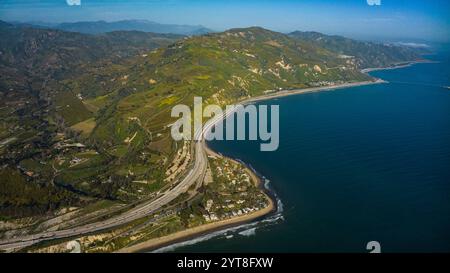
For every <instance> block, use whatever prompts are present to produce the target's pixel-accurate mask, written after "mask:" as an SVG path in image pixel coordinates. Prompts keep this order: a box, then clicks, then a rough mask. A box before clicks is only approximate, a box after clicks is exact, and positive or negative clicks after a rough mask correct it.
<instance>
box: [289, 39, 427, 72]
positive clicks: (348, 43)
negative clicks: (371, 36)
mask: <svg viewBox="0 0 450 273" xmlns="http://www.w3.org/2000/svg"><path fill="white" fill-rule="evenodd" d="M289 36H291V37H293V38H295V39H298V40H302V41H308V42H310V43H312V44H314V45H315V46H318V47H322V48H326V49H328V50H332V51H333V52H336V53H338V54H342V55H345V56H349V57H350V56H352V57H355V58H356V64H357V66H358V67H359V68H361V69H364V68H377V67H387V66H390V65H393V64H396V63H401V62H405V61H413V60H418V59H421V57H420V55H419V51H416V50H414V49H412V48H408V47H404V46H395V45H391V44H381V43H373V42H363V41H356V40H353V39H349V38H345V37H342V36H337V35H333V36H329V35H325V34H322V33H318V32H302V31H295V32H292V33H290V34H289Z"/></svg>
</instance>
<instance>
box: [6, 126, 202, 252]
mask: <svg viewBox="0 0 450 273" xmlns="http://www.w3.org/2000/svg"><path fill="white" fill-rule="evenodd" d="M206 128H207V127H205V129H206ZM203 131H204V130H202V131H199V132H197V134H203ZM204 145H205V143H204V142H203V141H196V142H195V148H194V151H195V162H194V166H193V168H192V169H191V171H190V172H189V173H188V175H187V176H186V177H185V178H184V179H183V180H182V181H181V182H180V183H178V184H177V185H176V186H175V187H174V188H172V189H169V190H167V191H166V192H164V193H162V194H161V195H160V196H159V197H158V198H157V199H156V200H152V201H149V202H147V203H144V204H141V205H139V206H137V207H135V208H132V209H130V210H128V211H126V212H124V213H122V214H120V215H117V216H114V217H112V218H109V219H107V220H104V221H101V222H96V223H91V224H86V225H83V226H79V227H75V228H72V229H64V230H58V231H52V232H43V233H40V234H34V235H28V236H22V237H18V238H12V239H8V240H1V241H0V249H1V250H3V251H14V250H16V249H20V248H24V247H26V246H30V245H33V244H35V243H38V242H41V241H45V240H54V239H61V238H67V237H76V236H81V235H83V234H88V233H93V232H98V231H101V230H105V229H109V228H114V227H117V226H120V225H123V224H126V223H129V222H132V221H134V220H137V219H139V218H142V217H145V216H148V215H149V214H151V213H153V212H155V211H157V210H158V209H160V208H161V207H162V206H164V205H166V204H168V203H170V202H171V201H172V200H174V199H175V198H177V197H178V196H179V195H180V194H182V193H184V192H186V191H187V190H188V189H189V187H190V186H191V185H193V184H194V183H195V182H196V181H197V180H198V179H203V178H204V174H205V173H206V168H207V165H208V161H207V157H206V153H205V149H204Z"/></svg>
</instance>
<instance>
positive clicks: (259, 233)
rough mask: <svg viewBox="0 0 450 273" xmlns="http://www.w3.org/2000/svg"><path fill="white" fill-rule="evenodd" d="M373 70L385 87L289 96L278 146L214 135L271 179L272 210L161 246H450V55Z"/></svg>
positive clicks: (220, 146)
mask: <svg viewBox="0 0 450 273" xmlns="http://www.w3.org/2000/svg"><path fill="white" fill-rule="evenodd" d="M427 58H428V59H432V60H436V61H439V63H421V64H416V65H413V66H411V67H407V68H402V69H396V70H382V71H374V72H371V75H373V76H375V77H378V78H382V79H384V80H387V81H389V83H388V84H379V85H370V86H360V87H354V88H347V89H340V90H335V91H324V92H317V93H310V94H301V95H293V96H289V97H283V98H278V99H273V100H269V101H264V102H259V103H258V104H278V105H280V146H279V149H278V150H277V151H275V152H260V150H259V142H258V141H213V142H210V143H209V145H210V147H211V148H212V149H213V150H215V151H217V152H220V153H222V154H224V155H226V156H229V157H232V158H236V159H240V160H242V161H243V162H245V163H247V164H248V165H250V166H251V167H252V168H254V169H255V170H256V171H257V172H258V173H259V174H260V175H261V176H263V177H265V178H266V179H267V181H270V182H269V184H270V187H271V188H272V189H273V191H274V192H275V193H276V194H277V197H278V198H279V201H280V202H281V203H280V204H282V206H280V207H279V209H280V211H279V212H278V213H277V214H276V215H272V216H271V217H269V218H268V219H266V220H264V221H260V222H258V223H252V224H249V225H245V226H242V227H239V228H234V229H231V230H228V231H225V232H216V233H214V234H209V235H208V236H205V237H201V238H197V239H196V240H193V241H190V242H187V243H186V242H185V243H182V244H178V245H176V246H172V247H168V248H165V249H164V251H175V252H239V253H240V252H368V250H367V249H366V245H367V243H368V242H369V241H377V242H379V244H380V246H381V251H382V252H448V251H450V89H448V88H446V87H447V86H450V59H449V54H437V55H432V56H427Z"/></svg>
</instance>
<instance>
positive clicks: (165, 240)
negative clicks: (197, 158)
mask: <svg viewBox="0 0 450 273" xmlns="http://www.w3.org/2000/svg"><path fill="white" fill-rule="evenodd" d="M409 65H411V64H409ZM380 69H382V68H380ZM384 69H391V68H384ZM374 70H375V69H374ZM374 70H370V71H374ZM376 70H378V69H376ZM370 71H369V70H364V71H362V72H364V73H367V72H370ZM383 83H387V81H384V80H382V79H374V80H371V81H363V82H351V83H344V84H339V85H333V86H320V87H311V88H303V89H293V90H282V91H278V92H274V93H271V94H266V95H262V96H259V97H254V98H249V99H245V100H242V101H240V102H239V103H241V104H249V103H253V102H257V101H263V100H269V99H274V98H279V97H285V96H291V95H297V94H307V93H313V92H322V91H331V90H338V89H344V88H350V87H357V86H365V85H373V84H383ZM228 114H231V113H227V114H225V115H228ZM224 117H225V116H224ZM224 117H222V118H217V119H215V120H213V122H212V124H214V123H217V122H219V121H222V119H223V118H224ZM210 126H211V124H210ZM203 146H204V149H205V151H206V153H207V154H208V155H211V156H215V157H223V156H222V155H220V154H218V153H216V152H214V151H213V150H211V149H210V148H209V147H208V145H207V144H206V142H205V141H203ZM230 160H233V159H231V158H230ZM233 161H235V160H233ZM235 162H236V161H235ZM238 163H239V164H242V163H240V162H238ZM246 170H247V172H248V173H249V174H250V176H251V177H252V178H253V180H254V181H255V183H257V184H258V186H259V187H260V188H261V190H263V191H264V193H265V195H266V197H267V199H268V201H269V205H268V206H267V207H265V208H264V209H261V210H258V211H256V212H253V213H250V214H246V215H242V216H238V217H234V218H230V219H226V220H222V221H217V222H213V223H208V224H205V225H201V226H197V227H193V228H189V229H186V230H182V231H179V232H176V233H173V234H169V235H167V236H164V237H160V238H154V239H150V240H148V241H145V242H142V243H138V244H136V245H132V246H129V247H126V248H123V249H121V250H119V251H117V252H119V253H132V252H143V251H152V250H156V249H158V248H162V247H165V246H169V245H172V244H175V243H178V242H183V241H187V240H189V239H193V238H195V237H198V236H201V235H204V234H207V233H210V232H214V231H218V230H223V229H226V228H229V227H234V226H239V225H242V224H245V223H249V222H252V221H254V220H256V219H260V218H262V217H264V216H266V215H267V214H270V213H271V212H273V211H275V210H276V205H275V204H276V202H275V201H274V200H273V199H272V198H271V197H270V196H269V194H268V193H267V192H266V191H265V190H264V188H263V186H262V181H261V180H260V178H259V177H258V176H257V175H256V174H255V173H254V172H253V171H252V170H250V169H249V168H247V167H246Z"/></svg>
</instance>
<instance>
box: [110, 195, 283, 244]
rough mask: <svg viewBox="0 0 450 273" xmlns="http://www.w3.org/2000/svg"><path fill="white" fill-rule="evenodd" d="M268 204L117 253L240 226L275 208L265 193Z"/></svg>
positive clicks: (170, 242)
mask: <svg viewBox="0 0 450 273" xmlns="http://www.w3.org/2000/svg"><path fill="white" fill-rule="evenodd" d="M266 197H267V200H268V201H269V205H268V206H267V207H265V208H264V209H261V210H258V211H255V212H253V213H250V214H246V215H243V216H238V217H233V218H229V219H226V220H222V221H218V222H213V223H208V224H204V225H200V226H196V227H192V228H188V229H185V230H182V231H178V232H175V233H172V234H169V235H166V236H164V237H159V238H154V239H150V240H148V241H145V242H142V243H139V244H136V245H132V246H129V247H126V248H123V249H120V250H118V251H117V252H118V253H135V252H149V251H153V250H157V249H159V248H162V247H165V246H170V245H172V244H175V243H179V242H184V241H188V240H190V239H194V238H196V237H198V236H202V235H206V234H209V233H211V232H214V231H220V230H224V229H227V228H231V227H236V226H240V225H243V224H247V223H250V222H253V221H255V220H258V219H260V218H262V217H264V216H266V215H267V214H269V213H271V212H272V211H273V210H274V209H275V203H274V202H273V200H272V198H270V197H269V196H268V195H267V194H266Z"/></svg>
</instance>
